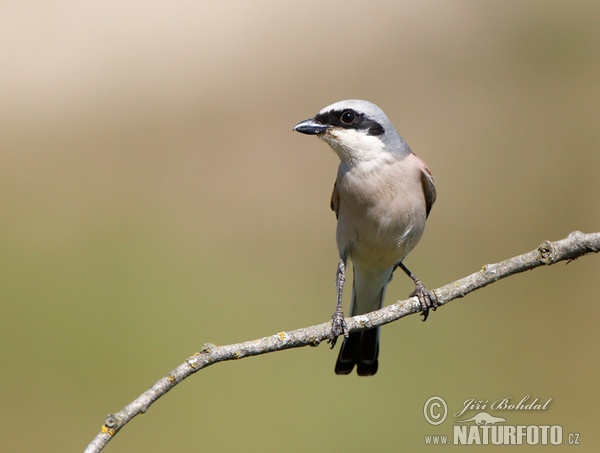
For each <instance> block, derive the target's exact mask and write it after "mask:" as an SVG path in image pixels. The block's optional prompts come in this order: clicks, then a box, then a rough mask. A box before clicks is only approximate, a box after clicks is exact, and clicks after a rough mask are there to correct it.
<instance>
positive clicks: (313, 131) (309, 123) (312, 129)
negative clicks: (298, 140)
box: [294, 118, 329, 135]
mask: <svg viewBox="0 0 600 453" xmlns="http://www.w3.org/2000/svg"><path fill="white" fill-rule="evenodd" d="M327 129H329V126H326V125H324V124H319V123H317V122H315V120H314V118H311V119H308V120H304V121H302V122H300V123H298V124H296V126H295V127H294V130H295V131H297V132H300V133H302V134H307V135H319V134H322V133H323V132H325V131H326V130H327Z"/></svg>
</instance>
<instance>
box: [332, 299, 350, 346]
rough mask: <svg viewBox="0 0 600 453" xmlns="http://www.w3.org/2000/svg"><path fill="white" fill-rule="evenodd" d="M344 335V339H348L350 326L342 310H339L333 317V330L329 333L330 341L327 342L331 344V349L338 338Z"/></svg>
mask: <svg viewBox="0 0 600 453" xmlns="http://www.w3.org/2000/svg"><path fill="white" fill-rule="evenodd" d="M342 334H343V335H344V338H348V335H349V333H348V325H347V324H346V320H345V319H344V312H343V311H342V309H341V308H338V309H337V310H336V311H335V312H334V313H333V316H331V330H330V331H329V340H327V342H328V343H330V344H331V349H333V347H334V346H335V343H336V342H337V339H338V337H339V336H340V335H342Z"/></svg>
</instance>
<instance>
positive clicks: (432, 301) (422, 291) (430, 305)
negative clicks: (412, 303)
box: [396, 261, 438, 321]
mask: <svg viewBox="0 0 600 453" xmlns="http://www.w3.org/2000/svg"><path fill="white" fill-rule="evenodd" d="M396 267H399V268H400V269H402V270H403V271H404V273H405V274H406V275H408V276H409V277H410V279H411V280H412V281H413V282H414V284H415V290H414V291H413V292H412V293H411V295H410V297H413V296H417V299H419V303H420V304H421V315H422V316H423V321H426V320H427V317H428V316H429V309H432V310H433V311H435V310H436V309H437V308H438V302H437V296H436V295H435V293H434V292H433V291H429V290H428V289H427V288H425V285H424V284H423V283H422V282H421V280H419V279H418V278H417V277H415V276H414V275H413V273H412V272H411V271H409V270H408V268H407V267H406V266H405V265H404V264H403V263H402V261H400V262H399V263H398V264H396Z"/></svg>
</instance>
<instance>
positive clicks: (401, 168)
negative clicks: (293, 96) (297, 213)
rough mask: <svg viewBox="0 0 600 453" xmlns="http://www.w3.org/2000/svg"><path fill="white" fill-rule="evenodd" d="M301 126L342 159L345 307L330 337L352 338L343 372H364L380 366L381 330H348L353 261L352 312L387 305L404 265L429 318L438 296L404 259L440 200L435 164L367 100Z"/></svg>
mask: <svg viewBox="0 0 600 453" xmlns="http://www.w3.org/2000/svg"><path fill="white" fill-rule="evenodd" d="M294 130H295V131H297V132H301V133H303V134H308V135H316V136H317V137H320V138H322V139H323V140H325V141H326V142H327V143H328V144H329V146H331V148H333V150H334V151H335V152H336V154H337V155H338V157H339V158H340V166H339V168H338V172H337V179H336V180H335V184H334V186H333V194H332V195H331V209H332V210H333V211H334V212H335V215H336V218H337V230H336V240H337V246H338V250H339V262H338V267H337V273H336V289H337V305H336V310H335V312H334V314H333V316H332V323H331V332H330V335H329V342H330V343H331V347H332V348H333V346H334V345H335V342H336V340H337V337H338V336H339V335H341V334H344V341H343V344H342V347H341V349H340V352H339V355H338V359H337V362H336V364H335V373H336V374H350V373H351V372H352V370H353V369H354V366H355V365H356V372H357V374H358V375H359V376H371V375H374V374H375V373H376V372H377V368H378V355H379V328H378V327H377V328H374V329H369V330H364V331H361V332H355V333H351V334H348V328H347V326H346V322H345V321H344V313H343V310H342V290H343V286H344V281H345V279H346V264H347V260H348V259H350V261H352V267H353V272H354V273H353V276H354V278H353V286H352V298H351V307H350V315H351V316H356V315H361V314H365V313H369V312H371V311H374V310H378V309H380V308H382V307H383V301H384V298H385V290H386V287H387V284H388V283H389V281H390V280H391V278H392V274H393V272H394V271H395V270H396V268H398V267H399V268H401V269H402V270H403V271H404V272H405V273H406V274H407V275H408V276H409V277H410V278H411V279H412V281H413V282H414V284H415V291H414V293H413V294H412V295H416V296H417V297H418V299H419V303H420V304H421V311H422V315H423V321H425V320H426V319H427V316H428V314H429V309H430V308H431V309H433V310H435V309H436V308H437V298H436V296H435V294H434V293H433V292H431V291H429V290H428V289H427V288H426V287H425V286H424V285H423V283H421V281H420V280H419V279H417V278H416V277H415V276H414V275H413V274H412V273H411V272H410V271H409V270H408V269H407V268H406V267H405V266H404V264H403V260H404V258H405V257H406V255H408V253H409V252H410V251H411V250H412V249H413V248H414V247H415V246H416V245H417V242H419V239H420V238H421V235H422V234H423V230H424V228H425V220H426V219H427V216H428V215H429V212H430V211H431V207H432V206H433V203H434V202H435V198H436V192H435V186H434V183H433V178H432V176H431V173H430V171H429V169H428V168H427V165H426V164H425V162H423V161H422V160H421V159H419V158H418V157H417V156H416V155H415V154H413V152H412V151H411V149H410V148H409V147H408V145H407V144H406V142H405V141H404V139H403V138H402V137H401V136H400V134H398V132H396V129H395V128H394V126H393V125H392V123H391V122H390V120H389V119H388V118H387V116H386V115H385V113H384V112H383V111H382V110H381V109H380V108H379V107H377V106H376V105H375V104H373V103H371V102H369V101H364V100H345V101H340V102H336V103H335V104H332V105H329V106H327V107H325V108H324V109H323V110H321V111H320V112H319V113H318V114H317V115H316V116H315V117H314V118H310V119H307V120H305V121H302V122H300V123H298V124H297V125H296V126H295V127H294Z"/></svg>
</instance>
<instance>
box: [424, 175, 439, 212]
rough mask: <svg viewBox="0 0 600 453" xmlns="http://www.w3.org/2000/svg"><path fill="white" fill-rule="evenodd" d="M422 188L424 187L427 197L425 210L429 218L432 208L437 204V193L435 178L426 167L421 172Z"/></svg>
mask: <svg viewBox="0 0 600 453" xmlns="http://www.w3.org/2000/svg"><path fill="white" fill-rule="evenodd" d="M421 186H422V187H423V194H424V195H425V209H426V212H427V215H428V216H429V212H430V211H431V207H432V206H433V203H434V202H435V198H436V193H435V185H434V184H433V177H432V176H431V173H430V171H429V168H427V167H425V168H424V170H423V171H422V172H421Z"/></svg>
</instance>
